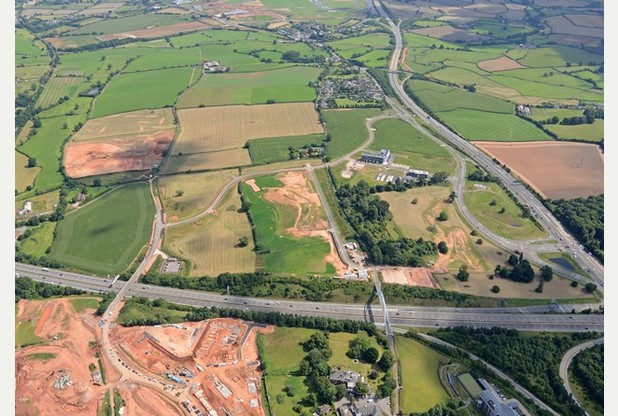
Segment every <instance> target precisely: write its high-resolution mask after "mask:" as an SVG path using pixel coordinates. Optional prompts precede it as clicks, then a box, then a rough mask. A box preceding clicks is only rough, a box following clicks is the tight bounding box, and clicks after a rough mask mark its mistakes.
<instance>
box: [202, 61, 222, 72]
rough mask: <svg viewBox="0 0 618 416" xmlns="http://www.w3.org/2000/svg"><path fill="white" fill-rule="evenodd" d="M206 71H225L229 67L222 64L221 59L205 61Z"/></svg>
mask: <svg viewBox="0 0 618 416" xmlns="http://www.w3.org/2000/svg"><path fill="white" fill-rule="evenodd" d="M203 66H204V73H215V72H225V71H226V69H227V68H225V67H223V66H221V64H220V63H219V61H204V63H203Z"/></svg>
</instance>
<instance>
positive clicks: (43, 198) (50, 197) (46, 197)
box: [15, 191, 60, 214]
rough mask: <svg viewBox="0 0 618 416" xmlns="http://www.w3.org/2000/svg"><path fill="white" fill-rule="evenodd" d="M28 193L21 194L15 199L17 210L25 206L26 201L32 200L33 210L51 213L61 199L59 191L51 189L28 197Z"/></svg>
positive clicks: (39, 212) (38, 212) (35, 212)
mask: <svg viewBox="0 0 618 416" xmlns="http://www.w3.org/2000/svg"><path fill="white" fill-rule="evenodd" d="M26 195H27V194H23V195H19V196H18V197H17V198H16V199H15V211H17V210H19V209H21V208H23V206H24V203H25V202H26V201H30V202H32V212H33V213H34V214H42V213H44V212H47V213H50V212H51V211H53V210H54V205H55V204H57V203H58V200H59V199H60V193H59V191H51V192H46V193H44V194H40V195H31V196H28V197H26Z"/></svg>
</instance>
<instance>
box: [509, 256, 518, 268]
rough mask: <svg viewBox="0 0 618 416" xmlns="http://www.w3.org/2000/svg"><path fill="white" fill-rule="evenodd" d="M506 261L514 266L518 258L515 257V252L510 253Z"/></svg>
mask: <svg viewBox="0 0 618 416" xmlns="http://www.w3.org/2000/svg"><path fill="white" fill-rule="evenodd" d="M508 263H509V264H510V265H511V266H515V265H516V264H517V263H519V260H518V259H517V256H516V255H515V254H511V255H510V256H509V260H508Z"/></svg>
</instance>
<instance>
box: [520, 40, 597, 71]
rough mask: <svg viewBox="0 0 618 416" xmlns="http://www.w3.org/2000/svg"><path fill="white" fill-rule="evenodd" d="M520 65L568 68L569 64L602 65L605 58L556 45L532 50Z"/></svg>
mask: <svg viewBox="0 0 618 416" xmlns="http://www.w3.org/2000/svg"><path fill="white" fill-rule="evenodd" d="M518 61H519V63H520V64H522V65H525V66H530V67H535V68H543V67H557V66H567V63H568V64H575V65H577V64H580V65H585V64H589V63H591V62H592V63H593V65H595V64H602V63H603V56H602V55H597V54H594V53H590V52H587V51H585V50H583V49H580V48H573V47H569V46H562V45H554V46H550V47H545V48H535V49H530V50H529V51H528V53H527V54H526V56H524V57H523V58H521V59H519V60H518Z"/></svg>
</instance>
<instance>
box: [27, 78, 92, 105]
mask: <svg viewBox="0 0 618 416" xmlns="http://www.w3.org/2000/svg"><path fill="white" fill-rule="evenodd" d="M83 82H84V79H83V78H79V77H53V78H51V79H50V80H49V81H48V82H47V84H45V88H44V89H43V92H42V93H41V96H40V97H39V100H38V101H37V105H38V106H40V107H42V108H45V107H48V106H51V105H54V104H57V102H58V99H60V97H65V96H70V95H74V94H75V92H76V91H77V90H78V88H80V86H81V85H82V83H83Z"/></svg>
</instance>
